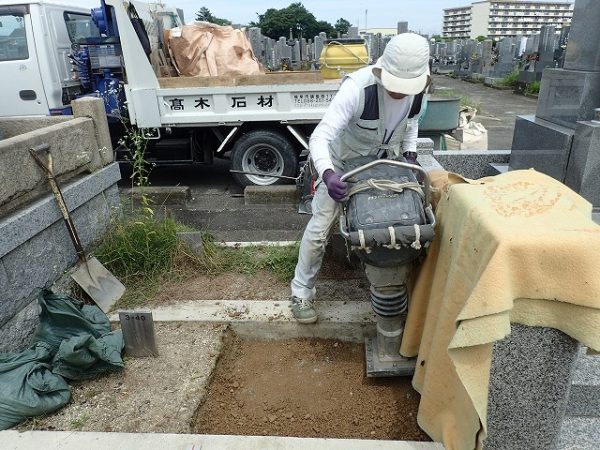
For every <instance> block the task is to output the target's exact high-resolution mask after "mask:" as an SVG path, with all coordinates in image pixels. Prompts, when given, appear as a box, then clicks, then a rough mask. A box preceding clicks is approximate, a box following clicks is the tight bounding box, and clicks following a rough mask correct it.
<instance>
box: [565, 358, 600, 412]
mask: <svg viewBox="0 0 600 450" xmlns="http://www.w3.org/2000/svg"><path fill="white" fill-rule="evenodd" d="M567 415H568V416H571V417H581V416H586V417H596V418H600V355H588V354H587V352H586V349H585V348H582V351H581V352H580V353H579V358H578V360H577V367H576V370H575V374H574V377H573V385H572V386H571V395H570V397H569V405H568V408H567Z"/></svg>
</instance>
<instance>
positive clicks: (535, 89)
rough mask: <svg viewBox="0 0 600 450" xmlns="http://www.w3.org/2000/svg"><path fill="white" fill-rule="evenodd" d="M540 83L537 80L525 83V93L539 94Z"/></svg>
mask: <svg viewBox="0 0 600 450" xmlns="http://www.w3.org/2000/svg"><path fill="white" fill-rule="evenodd" d="M540 85H541V83H540V82H539V81H533V82H531V83H529V84H528V85H527V87H526V88H525V93H526V94H529V95H532V94H539V93H540Z"/></svg>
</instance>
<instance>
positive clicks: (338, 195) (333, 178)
mask: <svg viewBox="0 0 600 450" xmlns="http://www.w3.org/2000/svg"><path fill="white" fill-rule="evenodd" d="M323 181H324V182H325V185H326V186H327V192H329V196H330V197H331V198H332V199H334V200H335V201H336V202H341V201H343V200H344V199H345V198H346V197H347V196H348V184H347V183H344V182H343V181H342V180H340V174H338V173H335V172H334V171H333V170H331V169H327V170H326V171H325V172H323Z"/></svg>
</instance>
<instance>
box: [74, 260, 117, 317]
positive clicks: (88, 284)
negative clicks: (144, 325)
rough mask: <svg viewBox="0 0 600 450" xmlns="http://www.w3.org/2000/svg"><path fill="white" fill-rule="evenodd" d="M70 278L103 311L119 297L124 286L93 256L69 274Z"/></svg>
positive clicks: (106, 310)
mask: <svg viewBox="0 0 600 450" xmlns="http://www.w3.org/2000/svg"><path fill="white" fill-rule="evenodd" d="M71 278H73V280H75V282H76V283H77V284H78V285H79V286H81V288H82V289H83V290H84V291H85V292H86V293H87V294H88V295H89V296H90V297H91V298H92V300H94V302H96V304H97V305H98V306H99V307H100V309H101V310H102V311H104V312H105V313H106V312H108V311H109V310H110V308H111V307H112V305H114V304H115V302H116V301H117V300H119V299H120V298H121V296H122V295H123V293H124V292H125V286H123V283H121V282H120V281H119V280H117V278H115V276H114V275H113V274H112V273H110V272H109V271H108V269H107V268H106V267H104V266H103V265H102V263H101V262H100V261H98V259H96V258H95V257H93V256H92V257H90V258H89V259H88V260H87V262H86V263H84V264H81V265H80V266H79V268H78V269H77V270H76V271H75V272H73V274H71Z"/></svg>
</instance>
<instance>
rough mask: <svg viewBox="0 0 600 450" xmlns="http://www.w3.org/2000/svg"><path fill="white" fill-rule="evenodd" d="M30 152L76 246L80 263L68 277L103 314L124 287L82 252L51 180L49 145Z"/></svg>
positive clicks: (118, 297) (53, 178) (104, 268)
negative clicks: (42, 154)
mask: <svg viewBox="0 0 600 450" xmlns="http://www.w3.org/2000/svg"><path fill="white" fill-rule="evenodd" d="M29 153H31V156H33V159H35V162H36V163H37V164H38V165H39V166H40V167H41V168H42V170H43V171H44V172H45V173H46V178H47V179H48V183H50V187H51V188H52V192H53V193H54V198H55V199H56V203H58V209H60V212H61V213H62V216H63V219H64V220H65V224H66V225H67V230H68V231H69V236H70V237H71V240H72V241H73V245H74V246H75V250H76V252H77V257H78V258H79V261H80V262H81V265H80V267H79V268H78V269H77V270H76V271H75V272H73V274H71V278H73V280H75V282H76V283H77V284H78V285H79V286H81V288H82V289H83V290H84V291H85V292H86V293H87V294H88V295H89V296H90V297H91V298H92V300H94V302H96V304H97V305H98V306H99V307H100V309H101V310H102V311H104V312H105V313H106V312H108V310H109V309H110V308H111V306H112V305H113V304H114V303H115V302H116V301H117V300H118V299H120V298H121V296H122V295H123V292H125V286H123V284H122V283H121V282H120V281H119V280H117V278H115V276H114V275H113V274H112V273H110V272H109V271H108V270H107V269H106V267H104V266H103V265H102V263H101V262H100V261H98V259H96V258H95V257H93V256H92V257H90V258H86V256H85V253H84V251H83V245H81V240H80V239H79V235H78V234H77V231H76V230H75V225H74V223H73V220H72V219H71V215H70V214H69V210H68V209H67V205H66V203H65V199H64V197H63V195H62V192H61V191H60V188H59V187H58V183H57V182H56V178H55V177H54V171H53V168H52V153H50V146H49V145H48V144H42V145H36V146H35V147H33V148H30V149H29ZM41 153H47V154H48V165H45V164H44V162H43V161H42V159H41V158H40V156H39V155H40V154H41Z"/></svg>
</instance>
